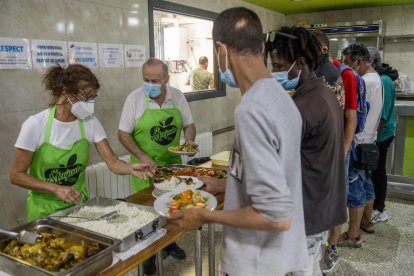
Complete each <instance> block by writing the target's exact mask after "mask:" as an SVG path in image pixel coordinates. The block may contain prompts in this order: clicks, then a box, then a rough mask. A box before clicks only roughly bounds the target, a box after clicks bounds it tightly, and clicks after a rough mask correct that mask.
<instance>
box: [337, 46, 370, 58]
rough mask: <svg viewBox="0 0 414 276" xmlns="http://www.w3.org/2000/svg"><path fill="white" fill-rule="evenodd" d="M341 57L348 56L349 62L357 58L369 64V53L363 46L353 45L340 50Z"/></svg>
mask: <svg viewBox="0 0 414 276" xmlns="http://www.w3.org/2000/svg"><path fill="white" fill-rule="evenodd" d="M342 55H348V56H349V58H350V60H351V61H355V60H357V59H358V58H359V59H361V60H362V61H367V62H369V51H368V49H367V47H365V45H364V44H359V43H353V44H351V45H349V46H348V47H346V48H345V49H343V50H342Z"/></svg>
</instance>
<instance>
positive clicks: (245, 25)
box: [213, 7, 264, 54]
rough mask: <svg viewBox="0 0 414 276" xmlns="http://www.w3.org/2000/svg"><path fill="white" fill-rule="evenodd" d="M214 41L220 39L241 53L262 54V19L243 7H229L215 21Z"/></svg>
mask: <svg viewBox="0 0 414 276" xmlns="http://www.w3.org/2000/svg"><path fill="white" fill-rule="evenodd" d="M213 41H214V42H216V41H220V42H222V43H224V44H226V45H227V46H228V47H229V48H231V49H233V50H235V51H236V52H238V53H240V54H247V53H250V54H260V53H261V51H262V45H263V42H264V41H263V28H262V24H261V23H260V19H259V17H258V16H257V14H256V13H254V12H253V11H251V10H249V9H246V8H243V7H236V8H230V9H227V10H225V11H223V12H222V13H220V15H219V16H218V17H217V19H216V20H215V21H214V26H213Z"/></svg>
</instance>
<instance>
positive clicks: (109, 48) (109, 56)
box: [99, 43, 124, 68]
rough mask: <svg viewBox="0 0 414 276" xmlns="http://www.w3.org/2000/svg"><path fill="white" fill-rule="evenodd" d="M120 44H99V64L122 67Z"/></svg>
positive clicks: (104, 66) (106, 66)
mask: <svg viewBox="0 0 414 276" xmlns="http://www.w3.org/2000/svg"><path fill="white" fill-rule="evenodd" d="M122 50H123V47H122V44H107V43H101V44H99V65H100V67H103V68H109V67H123V66H124V59H123V51H122Z"/></svg>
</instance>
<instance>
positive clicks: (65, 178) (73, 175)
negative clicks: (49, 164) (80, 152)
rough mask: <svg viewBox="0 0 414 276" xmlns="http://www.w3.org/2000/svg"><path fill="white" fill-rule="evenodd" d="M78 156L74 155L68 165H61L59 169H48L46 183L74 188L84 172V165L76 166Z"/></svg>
mask: <svg viewBox="0 0 414 276" xmlns="http://www.w3.org/2000/svg"><path fill="white" fill-rule="evenodd" d="M77 158H78V156H77V155H76V153H75V154H73V155H72V156H71V157H70V158H69V160H68V163H67V165H66V167H65V166H64V165H59V168H52V169H47V170H46V171H45V178H46V182H50V183H55V184H58V185H63V186H73V185H75V183H76V182H77V181H78V178H79V175H80V174H81V172H82V171H83V170H84V166H83V165H82V164H75V163H76V160H77Z"/></svg>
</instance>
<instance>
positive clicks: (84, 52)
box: [68, 41, 98, 68]
mask: <svg viewBox="0 0 414 276" xmlns="http://www.w3.org/2000/svg"><path fill="white" fill-rule="evenodd" d="M68 62H69V64H75V63H78V64H82V65H85V66H87V67H89V68H98V46H97V44H96V43H88V42H73V41H70V42H68Z"/></svg>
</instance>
